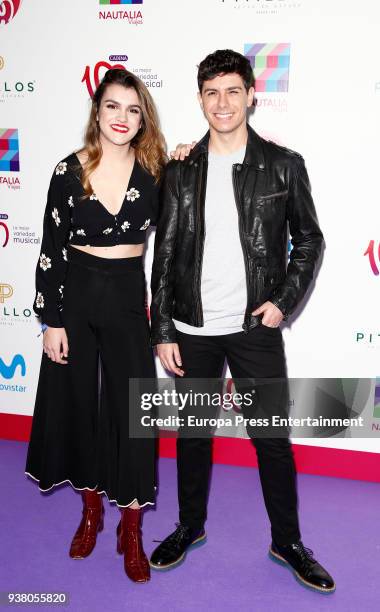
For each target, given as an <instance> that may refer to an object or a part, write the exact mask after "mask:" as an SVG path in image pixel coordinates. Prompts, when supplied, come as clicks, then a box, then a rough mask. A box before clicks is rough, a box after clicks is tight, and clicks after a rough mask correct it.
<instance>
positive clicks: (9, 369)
mask: <svg viewBox="0 0 380 612" xmlns="http://www.w3.org/2000/svg"><path fill="white" fill-rule="evenodd" d="M18 366H20V368H21V376H25V373H26V364H25V359H24V357H23V356H22V355H15V356H14V357H13V359H12V361H11V363H10V365H6V363H5V362H4V361H3V360H2V358H1V357H0V374H1V376H2V377H3V378H7V379H9V378H13V376H14V375H15V372H16V368H18Z"/></svg>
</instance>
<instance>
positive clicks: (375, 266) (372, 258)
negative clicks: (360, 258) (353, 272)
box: [364, 240, 380, 276]
mask: <svg viewBox="0 0 380 612" xmlns="http://www.w3.org/2000/svg"><path fill="white" fill-rule="evenodd" d="M364 255H368V260H369V265H370V266H371V270H372V272H373V273H374V275H375V276H378V275H379V274H380V241H379V244H378V245H377V247H375V241H374V240H370V241H369V245H368V247H367V250H366V252H365V253H364ZM376 258H377V261H376Z"/></svg>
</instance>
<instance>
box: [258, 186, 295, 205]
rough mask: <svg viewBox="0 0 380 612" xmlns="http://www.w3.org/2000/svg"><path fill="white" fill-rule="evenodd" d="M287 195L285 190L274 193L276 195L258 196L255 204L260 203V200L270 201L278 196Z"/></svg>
mask: <svg viewBox="0 0 380 612" xmlns="http://www.w3.org/2000/svg"><path fill="white" fill-rule="evenodd" d="M287 194H288V190H287V189H286V190H285V191H276V193H269V194H268V195H262V196H259V197H258V198H257V202H260V201H261V200H271V199H272V198H277V197H279V196H282V195H287Z"/></svg>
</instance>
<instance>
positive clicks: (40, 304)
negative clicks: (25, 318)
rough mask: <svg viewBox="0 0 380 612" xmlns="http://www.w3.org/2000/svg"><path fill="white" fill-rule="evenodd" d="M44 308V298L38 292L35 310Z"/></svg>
mask: <svg viewBox="0 0 380 612" xmlns="http://www.w3.org/2000/svg"><path fill="white" fill-rule="evenodd" d="M44 306H45V302H44V296H43V295H42V293H41V292H40V291H38V292H37V297H36V308H43V307H44Z"/></svg>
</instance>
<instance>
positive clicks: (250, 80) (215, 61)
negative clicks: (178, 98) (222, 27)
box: [198, 49, 255, 93]
mask: <svg viewBox="0 0 380 612" xmlns="http://www.w3.org/2000/svg"><path fill="white" fill-rule="evenodd" d="M231 72H236V73H237V74H240V76H241V78H242V79H243V82H244V86H245V88H246V90H247V91H248V89H249V88H250V87H254V86H255V78H254V76H253V71H252V66H251V64H250V62H249V60H248V59H247V58H246V57H244V55H241V53H237V52H236V51H232V49H218V51H214V53H210V55H208V56H207V57H205V59H204V60H202V61H201V63H200V64H199V66H198V87H199V91H200V92H201V93H202V87H203V83H204V82H205V81H209V80H211V79H214V78H215V77H216V76H218V75H219V74H229V73H231Z"/></svg>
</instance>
